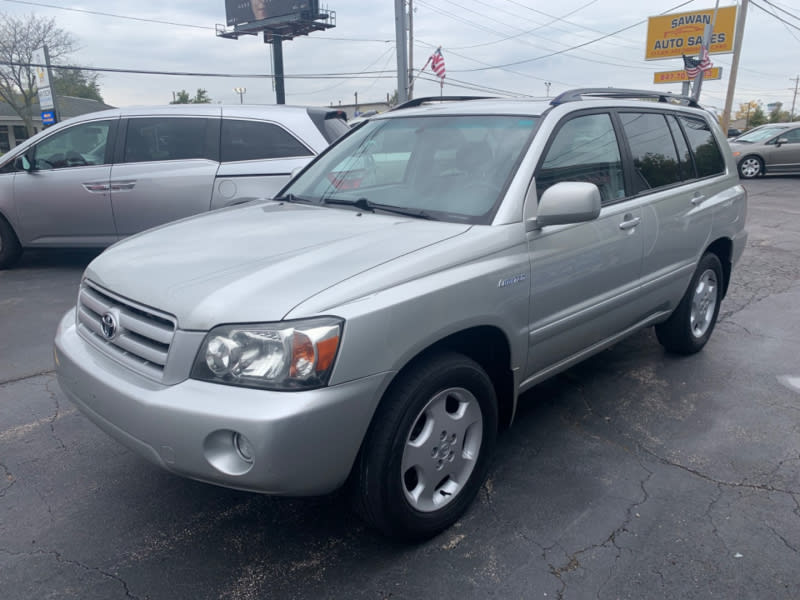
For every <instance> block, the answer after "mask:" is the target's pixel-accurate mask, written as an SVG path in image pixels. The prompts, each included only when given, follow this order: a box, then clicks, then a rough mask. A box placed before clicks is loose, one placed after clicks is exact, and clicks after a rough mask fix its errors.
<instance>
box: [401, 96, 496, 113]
mask: <svg viewBox="0 0 800 600" xmlns="http://www.w3.org/2000/svg"><path fill="white" fill-rule="evenodd" d="M491 98H492V96H424V97H422V98H414V99H413V100H407V101H406V102H403V103H402V104H398V105H397V106H395V107H394V108H393V109H392V110H401V109H403V108H414V107H417V106H421V105H423V104H425V103H426V102H463V101H465V100H488V99H491Z"/></svg>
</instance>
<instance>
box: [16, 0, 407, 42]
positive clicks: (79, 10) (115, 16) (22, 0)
mask: <svg viewBox="0 0 800 600" xmlns="http://www.w3.org/2000/svg"><path fill="white" fill-rule="evenodd" d="M3 2H11V3H12V4H26V5H28V6H36V7H40V8H54V9H56V10H66V11H69V12H75V13H82V14H87V15H96V16H100V17H110V18H112V19H125V20H127V21H138V22H141V23H154V24H156V25H170V26H172V27H187V28H189V29H202V30H204V31H216V28H215V27H209V26H207V25H193V24H191V23H177V22H175V21H164V20H160V19H147V18H145V17H132V16H129V15H118V14H115V13H108V12H103V11H99V10H89V9H85V8H73V7H70V6H58V5H56V4H47V3H44V2H30V0H3ZM304 38H305V39H311V40H325V41H331V42H333V41H336V42H376V43H381V44H388V43H393V42H394V40H379V39H369V38H348V37H324V36H314V37H311V36H303V38H298V39H304Z"/></svg>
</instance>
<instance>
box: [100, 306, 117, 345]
mask: <svg viewBox="0 0 800 600" xmlns="http://www.w3.org/2000/svg"><path fill="white" fill-rule="evenodd" d="M101 326H102V328H103V336H104V337H105V338H106V339H107V340H109V341H111V340H113V339H114V338H115V337H117V332H118V331H119V325H118V323H117V318H116V317H115V316H114V314H113V313H110V312H107V313H106V314H104V315H103V319H102V321H101Z"/></svg>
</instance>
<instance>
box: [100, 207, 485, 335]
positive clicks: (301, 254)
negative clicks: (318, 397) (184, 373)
mask: <svg viewBox="0 0 800 600" xmlns="http://www.w3.org/2000/svg"><path fill="white" fill-rule="evenodd" d="M469 228H470V226H469V225H463V224H453V223H442V222H437V221H426V220H421V219H413V218H407V217H402V216H400V217H398V216H391V215H385V214H374V213H362V212H359V211H355V210H350V209H334V208H325V207H319V206H309V205H299V204H285V203H277V202H269V203H264V204H257V205H248V206H243V207H234V208H232V209H227V210H221V211H218V212H214V213H210V214H206V215H203V216H200V217H193V218H190V219H186V220H184V221H180V222H178V223H173V224H170V225H165V226H162V227H159V228H156V229H152V230H150V231H148V232H145V233H142V234H139V235H136V236H133V237H131V238H128V239H126V240H124V241H122V242H120V243H118V244H116V245H114V246H112V247H111V248H109V249H108V250H107V251H106V252H104V253H103V254H101V255H100V256H99V257H97V258H96V259H95V260H94V261H92V263H91V264H90V265H89V266H88V267H87V269H86V273H85V277H87V278H88V279H90V280H91V281H93V282H94V283H96V284H98V285H100V286H102V287H104V288H106V289H107V290H109V291H111V292H113V293H115V294H117V295H120V296H123V297H125V298H128V299H129V300H132V301H134V302H138V303H140V304H144V305H146V306H149V307H152V308H155V309H158V310H161V311H164V312H167V313H169V314H172V315H174V316H175V317H177V320H178V326H179V327H180V328H182V329H191V330H206V329H209V328H210V327H213V326H215V325H218V324H220V323H230V322H239V323H246V322H266V321H277V320H280V319H282V318H283V317H284V316H285V315H286V314H287V313H288V312H289V311H290V310H291V309H292V308H293V307H295V306H297V305H298V304H299V303H301V302H303V301H304V300H307V299H308V298H310V297H312V296H314V295H315V294H317V293H319V292H321V291H323V290H325V289H327V288H329V287H331V286H333V285H335V284H337V283H339V282H341V281H344V280H346V279H348V278H351V277H353V276H355V275H358V274H359V273H361V272H363V271H366V270H369V269H372V268H374V267H377V266H379V265H381V264H383V263H386V262H389V261H391V260H393V259H396V258H398V257H400V256H403V255H405V254H408V253H411V252H414V251H416V250H419V249H421V248H424V247H426V246H429V245H431V244H436V243H437V242H441V241H443V240H446V239H448V238H451V237H453V236H457V235H460V234H462V233H464V232H465V231H467V230H468V229H469Z"/></svg>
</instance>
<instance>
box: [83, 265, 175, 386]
mask: <svg viewBox="0 0 800 600" xmlns="http://www.w3.org/2000/svg"><path fill="white" fill-rule="evenodd" d="M104 317H106V320H107V326H106V331H105V332H104V331H103V318H104ZM108 323H112V324H113V325H114V327H113V332H111V333H112V334H111V336H110V337H109V335H108V334H109V333H110V329H111V328H109V327H108ZM78 331H79V332H80V334H81V335H82V336H83V338H84V339H86V340H87V341H89V342H90V343H91V344H92V345H94V346H95V347H96V348H98V349H99V350H101V351H102V352H104V353H105V354H107V355H109V356H111V357H112V358H114V359H116V360H118V361H119V362H121V363H122V364H124V365H125V366H127V367H129V368H131V369H133V370H134V371H138V372H139V373H142V374H143V375H146V376H147V377H150V378H151V379H155V380H156V381H161V379H162V378H163V375H164V367H165V365H166V364H167V356H168V354H169V346H170V344H171V343H172V336H173V335H174V334H175V318H174V317H172V316H170V315H167V314H165V313H162V312H159V311H156V310H153V309H152V308H148V307H146V306H142V305H140V304H136V303H135V302H131V301H130V300H126V299H124V298H120V297H119V296H117V295H115V294H112V293H111V292H107V291H105V290H103V289H101V288H100V287H98V286H97V285H95V284H94V283H92V282H90V281H84V282H83V284H82V285H81V290H80V294H79V296H78Z"/></svg>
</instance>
